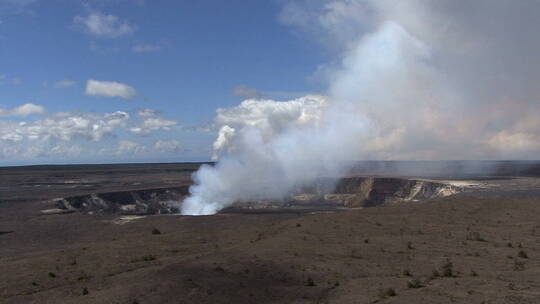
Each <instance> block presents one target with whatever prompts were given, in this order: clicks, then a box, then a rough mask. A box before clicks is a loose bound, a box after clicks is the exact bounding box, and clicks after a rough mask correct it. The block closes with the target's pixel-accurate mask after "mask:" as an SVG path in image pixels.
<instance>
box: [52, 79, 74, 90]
mask: <svg viewBox="0 0 540 304" xmlns="http://www.w3.org/2000/svg"><path fill="white" fill-rule="evenodd" d="M75 84H77V83H76V82H75V81H73V80H68V79H64V80H59V81H57V82H55V83H54V84H53V86H54V87H55V88H69V87H72V86H74V85H75Z"/></svg>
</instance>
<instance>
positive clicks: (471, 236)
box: [467, 231, 487, 242]
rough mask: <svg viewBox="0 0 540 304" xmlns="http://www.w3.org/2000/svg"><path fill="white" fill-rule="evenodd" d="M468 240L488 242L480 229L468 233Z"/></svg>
mask: <svg viewBox="0 0 540 304" xmlns="http://www.w3.org/2000/svg"><path fill="white" fill-rule="evenodd" d="M467 241H475V242H487V241H486V239H484V238H483V237H482V236H481V235H480V232H478V231H471V232H469V233H467Z"/></svg>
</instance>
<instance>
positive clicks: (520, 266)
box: [514, 260, 525, 271]
mask: <svg viewBox="0 0 540 304" xmlns="http://www.w3.org/2000/svg"><path fill="white" fill-rule="evenodd" d="M523 270H525V262H523V261H518V260H514V271H523Z"/></svg>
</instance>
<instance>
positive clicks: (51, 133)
mask: <svg viewBox="0 0 540 304" xmlns="http://www.w3.org/2000/svg"><path fill="white" fill-rule="evenodd" d="M128 120H129V114H127V113H125V112H120V111H117V112H113V113H105V114H76V113H56V114H55V115H52V116H51V117H47V118H44V119H39V120H35V121H30V122H14V121H0V139H3V140H10V141H22V140H29V141H48V140H60V141H70V140H72V139H79V138H85V139H88V140H92V141H100V140H101V139H103V138H104V137H105V136H107V135H110V134H112V133H113V132H114V131H115V130H116V129H119V128H124V127H126V126H127V123H128Z"/></svg>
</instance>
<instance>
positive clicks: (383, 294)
mask: <svg viewBox="0 0 540 304" xmlns="http://www.w3.org/2000/svg"><path fill="white" fill-rule="evenodd" d="M395 296H397V293H396V291H395V290H394V289H393V288H386V289H381V290H380V291H379V297H380V298H381V299H388V298H390V297H395Z"/></svg>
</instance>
